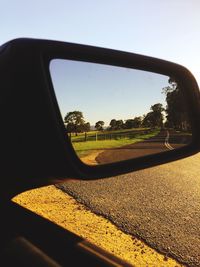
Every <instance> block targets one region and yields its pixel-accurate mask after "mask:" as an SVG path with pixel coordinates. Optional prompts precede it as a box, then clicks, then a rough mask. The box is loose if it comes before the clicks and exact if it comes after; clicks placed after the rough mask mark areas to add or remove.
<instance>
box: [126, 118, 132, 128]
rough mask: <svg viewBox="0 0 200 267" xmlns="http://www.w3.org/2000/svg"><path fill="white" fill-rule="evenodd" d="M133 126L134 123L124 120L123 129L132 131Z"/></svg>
mask: <svg viewBox="0 0 200 267" xmlns="http://www.w3.org/2000/svg"><path fill="white" fill-rule="evenodd" d="M133 125H134V121H133V119H128V120H126V121H125V123H124V127H125V128H126V129H132V128H133Z"/></svg>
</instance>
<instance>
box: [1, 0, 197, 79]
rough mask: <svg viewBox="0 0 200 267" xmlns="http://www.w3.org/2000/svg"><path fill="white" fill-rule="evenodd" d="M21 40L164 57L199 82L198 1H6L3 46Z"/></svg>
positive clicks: (3, 16)
mask: <svg viewBox="0 0 200 267" xmlns="http://www.w3.org/2000/svg"><path fill="white" fill-rule="evenodd" d="M17 37H34V38H45V39H55V40H62V41H68V42H75V43H83V44H90V45H96V46H102V47H108V48H114V49H119V50H125V51H130V52H134V53H139V54H145V55H150V56H154V57H158V58H163V59H166V60H170V61H174V62H177V63H179V64H182V65H184V66H186V67H187V68H188V69H190V71H191V72H192V73H193V74H194V76H195V77H196V79H197V81H198V83H199V84H200V51H199V50H200V1H199V0H167V1H162V0H140V1H138V0H96V1H94V0H84V1H81V0H79V1H78V0H54V1H53V0H34V1H27V0H2V1H1V8H0V44H2V43H4V42H6V41H8V40H10V39H13V38H17Z"/></svg>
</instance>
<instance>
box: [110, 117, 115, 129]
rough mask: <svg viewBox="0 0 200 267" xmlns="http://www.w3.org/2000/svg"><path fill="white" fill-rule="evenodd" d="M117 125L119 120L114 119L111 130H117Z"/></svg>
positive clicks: (111, 122)
mask: <svg viewBox="0 0 200 267" xmlns="http://www.w3.org/2000/svg"><path fill="white" fill-rule="evenodd" d="M116 123H117V120H115V119H112V120H111V121H110V124H109V125H110V130H115V129H116Z"/></svg>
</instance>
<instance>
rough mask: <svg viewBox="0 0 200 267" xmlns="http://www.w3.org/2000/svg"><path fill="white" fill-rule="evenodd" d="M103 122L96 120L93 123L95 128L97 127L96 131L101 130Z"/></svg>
mask: <svg viewBox="0 0 200 267" xmlns="http://www.w3.org/2000/svg"><path fill="white" fill-rule="evenodd" d="M104 124H105V122H104V121H97V122H96V124H95V128H96V129H97V131H103V126H104Z"/></svg>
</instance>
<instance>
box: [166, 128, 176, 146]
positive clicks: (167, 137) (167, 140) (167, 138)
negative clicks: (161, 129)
mask: <svg viewBox="0 0 200 267" xmlns="http://www.w3.org/2000/svg"><path fill="white" fill-rule="evenodd" d="M165 146H166V147H167V148H168V149H169V150H173V149H174V148H173V147H172V146H171V145H170V144H169V131H167V136H166V138H165Z"/></svg>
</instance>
